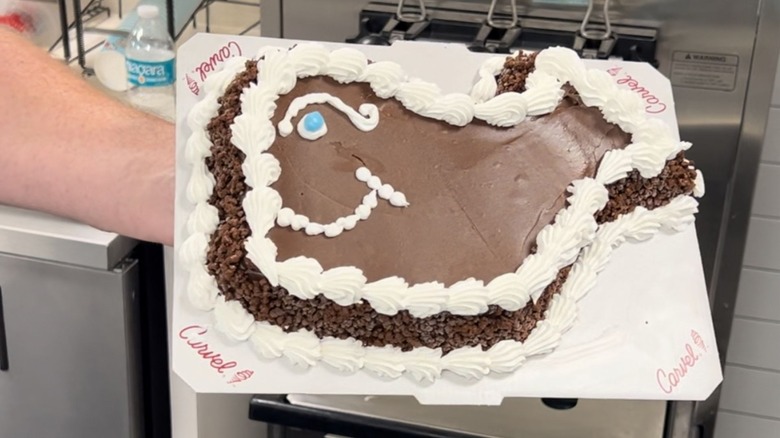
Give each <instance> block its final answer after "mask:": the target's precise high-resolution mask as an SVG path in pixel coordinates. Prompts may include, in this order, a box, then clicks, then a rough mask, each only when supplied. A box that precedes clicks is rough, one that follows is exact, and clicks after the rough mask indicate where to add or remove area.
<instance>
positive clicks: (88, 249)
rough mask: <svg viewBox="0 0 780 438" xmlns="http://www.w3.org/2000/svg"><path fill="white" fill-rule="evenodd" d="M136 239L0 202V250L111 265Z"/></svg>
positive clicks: (96, 265)
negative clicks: (7, 205) (0, 203)
mask: <svg viewBox="0 0 780 438" xmlns="http://www.w3.org/2000/svg"><path fill="white" fill-rule="evenodd" d="M136 243H137V242H136V241H135V240H133V239H130V238H127V237H124V236H120V235H118V234H114V233H107V232H105V231H100V230H97V229H95V228H92V227H89V226H87V225H83V224H80V223H77V222H74V221H71V220H68V219H63V218H59V217H56V216H51V215H47V214H43V213H38V212H33V211H29V210H23V209H19V208H12V207H6V206H3V205H0V254H2V253H6V254H13V255H18V256H25V257H31V258H36V259H41V260H48V261H52V262H61V263H67V264H71V265H78V266H84V267H89V268H96V269H112V268H113V267H114V266H116V265H117V264H118V263H119V262H120V261H121V260H122V258H123V257H125V255H127V253H128V252H129V251H130V249H132V248H133V247H134V246H135V245H136Z"/></svg>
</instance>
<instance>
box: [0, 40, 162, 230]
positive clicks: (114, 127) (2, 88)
mask: <svg viewBox="0 0 780 438" xmlns="http://www.w3.org/2000/svg"><path fill="white" fill-rule="evenodd" d="M0 53H2V54H3V58H4V61H2V62H0V203H3V204H9V205H14V206H18V207H24V208H29V209H34V210H40V211H44V212H48V213H53V214H57V215H60V216H65V217H69V218H73V219H75V220H78V221H81V222H84V223H86V224H89V225H92V226H94V227H96V228H100V229H103V230H107V231H113V232H116V233H119V234H124V235H127V236H130V237H135V238H138V239H142V240H148V241H154V242H161V243H164V244H168V245H170V244H172V243H173V208H174V155H175V143H174V135H175V130H174V127H173V125H171V124H170V123H167V122H164V121H162V120H160V119H157V118H155V117H153V116H149V115H146V114H143V113H141V112H139V111H136V110H134V109H132V108H129V107H128V106H125V105H123V104H122V103H120V102H117V101H115V100H113V99H111V98H110V97H108V96H106V95H104V94H102V93H100V92H99V91H97V90H95V89H93V88H92V87H91V86H90V85H89V84H87V83H85V81H84V80H82V79H81V78H80V77H78V76H77V75H76V74H74V73H73V72H72V71H70V70H69V69H68V68H67V67H66V66H64V65H63V64H62V63H61V62H58V61H56V60H54V59H52V58H51V57H49V56H48V55H47V54H46V53H45V52H44V51H43V50H41V49H39V48H37V47H35V46H33V45H32V44H30V43H28V42H27V41H25V40H24V39H22V38H21V37H19V36H17V35H15V34H13V33H12V32H11V31H8V30H6V29H2V27H0Z"/></svg>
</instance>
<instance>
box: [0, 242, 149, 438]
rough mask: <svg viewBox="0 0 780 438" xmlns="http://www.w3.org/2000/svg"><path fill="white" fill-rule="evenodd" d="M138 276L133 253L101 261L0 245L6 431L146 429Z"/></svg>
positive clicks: (75, 435)
mask: <svg viewBox="0 0 780 438" xmlns="http://www.w3.org/2000/svg"><path fill="white" fill-rule="evenodd" d="M137 282H138V278H137V265H136V263H134V262H131V263H128V264H126V265H122V266H121V267H119V268H117V269H115V270H99V269H90V268H83V267H78V266H71V265H65V264H60V263H50V262H45V261H38V260H34V259H29V258H25V257H13V256H9V255H5V254H0V287H2V298H3V310H4V314H5V328H6V336H7V353H8V354H7V356H8V365H9V366H8V370H7V371H0V436H2V437H3V438H5V437H9V438H11V437H36V438H82V437H116V438H140V437H141V436H143V423H142V419H141V411H140V409H141V406H140V405H139V398H138V397H139V393H138V391H140V390H141V383H140V381H139V380H138V374H137V373H138V369H139V367H140V362H139V361H140V358H139V357H138V356H137V355H136V351H137V344H136V343H137V341H138V337H137V331H138V330H140V328H139V327H138V326H137V325H136V322H137V321H133V320H132V316H133V315H137V313H138V312H137V310H136V306H137V304H138V303H137V299H138V295H137V290H138V289H137Z"/></svg>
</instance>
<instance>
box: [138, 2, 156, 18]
mask: <svg viewBox="0 0 780 438" xmlns="http://www.w3.org/2000/svg"><path fill="white" fill-rule="evenodd" d="M137 11H138V16H139V17H141V18H146V19H149V18H157V16H158V15H160V9H159V8H158V7H157V6H156V5H138V10H137Z"/></svg>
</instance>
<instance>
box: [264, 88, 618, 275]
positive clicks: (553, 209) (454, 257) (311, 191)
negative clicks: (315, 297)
mask: <svg viewBox="0 0 780 438" xmlns="http://www.w3.org/2000/svg"><path fill="white" fill-rule="evenodd" d="M318 92H320V93H321V92H325V93H330V94H332V95H334V96H337V97H339V98H341V99H342V100H343V101H344V102H345V103H347V104H348V105H350V106H352V107H353V108H357V107H358V106H359V105H360V104H363V103H374V104H375V105H377V107H378V108H379V110H380V115H379V125H378V126H377V127H376V129H374V130H373V131H370V132H361V131H359V130H358V129H357V128H355V127H354V126H353V125H352V123H351V122H350V121H349V120H348V119H347V118H346V117H345V116H344V115H343V114H342V113H341V112H339V111H337V110H334V109H333V108H332V107H330V106H329V105H327V104H324V105H310V106H308V107H307V108H305V109H304V110H303V111H301V112H300V113H299V114H298V116H297V117H296V118H294V119H293V124H294V125H295V124H297V122H298V120H299V119H300V117H302V116H303V115H305V114H306V113H308V112H310V111H315V110H316V111H319V112H320V113H321V114H322V115H323V117H324V119H325V122H326V124H327V126H328V133H327V134H326V135H325V136H324V137H322V138H320V139H318V140H315V141H309V140H305V139H302V138H301V137H300V136H299V135H298V134H297V132H293V133H292V134H291V135H290V136H288V137H286V138H285V137H281V136H277V138H276V141H275V143H274V145H273V146H272V147H271V148H270V150H269V152H271V153H273V154H274V155H275V156H276V158H277V159H278V160H279V161H280V164H281V168H282V174H281V177H280V178H279V180H278V181H277V182H276V183H274V185H273V187H274V188H275V189H276V190H277V191H279V193H280V194H281V196H282V199H283V205H284V206H285V207H290V208H292V209H293V210H295V211H296V212H297V213H299V214H304V215H306V216H308V217H309V218H310V219H311V220H312V221H316V222H319V223H329V222H331V221H333V220H335V219H336V218H338V217H342V216H347V215H349V214H352V212H353V211H354V209H355V208H356V207H357V206H358V205H359V204H360V203H361V201H362V198H363V196H364V195H366V194H367V193H368V188H367V187H366V185H365V184H364V183H362V182H360V181H358V180H357V179H356V178H355V170H356V169H357V168H359V167H361V166H364V165H365V166H366V167H368V168H369V169H370V170H371V171H372V172H373V173H374V174H375V175H377V176H379V177H380V178H381V180H382V182H383V183H388V184H391V185H392V186H393V187H394V188H395V189H396V190H399V191H401V192H403V193H404V194H405V195H406V197H407V199H408V201H409V203H410V206H409V207H406V208H397V207H392V206H390V205H389V204H388V203H387V202H386V201H383V200H381V199H380V200H379V205H378V207H377V208H375V209H374V210H373V211H372V213H371V216H370V217H369V218H368V220H366V221H360V222H358V225H357V226H356V227H355V229H353V230H351V231H346V232H344V233H342V234H341V235H339V236H337V237H335V238H328V237H325V236H323V235H320V236H308V235H306V234H305V233H303V232H302V231H293V230H291V229H289V228H281V227H278V226H277V227H274V228H273V229H272V230H271V232H270V236H269V237H270V238H271V239H272V240H273V241H274V242H275V243H276V245H277V247H278V251H279V252H278V257H277V259H278V260H286V259H288V258H291V257H295V256H299V255H304V256H307V257H312V258H315V259H317V260H318V261H319V262H320V264H321V265H322V267H323V268H325V269H329V268H333V267H337V266H355V267H358V268H360V269H361V270H363V272H364V274H365V276H366V277H367V279H368V281H376V280H379V279H382V278H385V277H390V276H400V277H403V278H405V279H406V280H407V281H408V282H409V283H410V284H413V283H420V282H426V281H440V282H443V283H445V285H451V284H452V283H455V282H457V281H459V280H463V279H466V278H469V277H475V278H477V279H481V280H485V281H490V280H492V279H493V278H495V277H496V276H498V275H501V274H504V273H506V272H511V271H514V270H516V269H517V267H518V266H520V264H521V263H522V261H523V259H525V257H526V256H527V255H528V254H529V253H530V252H531V249H532V247H533V245H534V242H535V240H536V235H537V233H538V232H539V231H540V230H541V228H542V227H544V226H545V225H547V224H548V223H550V222H551V221H552V220H553V218H554V216H555V214H556V213H557V212H558V211H559V210H560V209H561V208H563V207H564V206H565V195H566V187H567V186H568V185H569V184H570V183H571V182H572V181H574V180H576V179H580V178H583V177H586V176H593V175H594V173H595V170H596V168H597V165H598V163H599V161H600V159H601V157H602V156H603V155H604V153H605V152H606V151H608V150H610V149H612V148H622V147H624V146H625V145H626V144H628V142H629V136H628V135H627V134H626V133H624V132H623V131H622V130H620V129H619V128H618V127H617V126H615V125H612V124H609V123H607V122H606V121H604V119H603V116H602V115H601V113H600V112H599V110H598V109H595V108H589V107H586V106H584V105H580V104H579V103H578V102H577V101H576V98H571V97H568V98H567V99H565V100H564V101H563V102H562V103H561V105H559V107H558V108H557V109H556V110H555V111H554V112H553V113H551V114H549V115H546V116H542V117H538V118H535V119H530V118H529V119H528V120H526V121H525V122H523V123H521V124H519V125H517V126H515V127H512V128H506V129H501V128H494V127H490V126H488V125H486V124H485V123H483V122H481V121H474V122H472V123H471V124H469V125H467V126H465V127H455V126H451V125H448V124H446V123H444V122H439V121H436V120H432V119H428V118H425V117H421V116H419V115H417V114H414V113H412V112H411V111H409V110H407V109H405V108H404V107H403V106H402V105H401V104H400V103H399V102H398V101H396V100H395V99H381V98H378V97H377V96H376V95H375V94H374V93H373V92H372V91H371V89H370V88H369V87H368V86H367V85H365V84H349V85H341V84H338V83H336V82H335V81H333V80H331V79H329V78H323V77H316V78H309V79H302V80H299V81H298V84H297V85H296V87H295V89H294V90H293V91H292V92H291V93H289V94H287V95H285V96H281V97H280V98H279V100H278V101H277V104H278V106H277V110H276V113H275V115H274V119H273V120H274V124H275V125H278V122H279V121H280V120H281V119H282V118H283V117H284V114H285V112H286V111H287V107H288V105H289V104H290V102H291V101H292V99H294V98H296V97H298V96H302V95H305V94H308V93H318Z"/></svg>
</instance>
